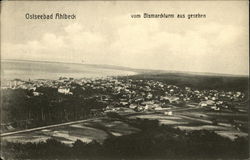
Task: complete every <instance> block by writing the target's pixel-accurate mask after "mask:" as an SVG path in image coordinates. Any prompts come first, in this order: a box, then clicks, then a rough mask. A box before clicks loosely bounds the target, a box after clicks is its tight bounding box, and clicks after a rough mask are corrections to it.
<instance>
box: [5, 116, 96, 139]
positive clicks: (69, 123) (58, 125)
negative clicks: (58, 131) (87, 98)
mask: <svg viewBox="0 0 250 160" xmlns="http://www.w3.org/2000/svg"><path fill="white" fill-rule="evenodd" d="M93 119H95V118H92V119H85V120H79V121H73V122H66V123H60V124H54V125H49V126H43V127H36V128H31V129H25V130H21V131H15V132H8V133H2V134H1V135H0V137H4V136H10V135H14V134H19V133H26V132H32V131H38V130H42V129H48V128H54V127H60V126H66V125H71V124H76V123H82V122H87V121H89V120H93Z"/></svg>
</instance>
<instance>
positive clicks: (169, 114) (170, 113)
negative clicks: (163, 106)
mask: <svg viewBox="0 0 250 160" xmlns="http://www.w3.org/2000/svg"><path fill="white" fill-rule="evenodd" d="M164 114H165V115H167V116H172V115H173V112H172V111H168V112H164Z"/></svg>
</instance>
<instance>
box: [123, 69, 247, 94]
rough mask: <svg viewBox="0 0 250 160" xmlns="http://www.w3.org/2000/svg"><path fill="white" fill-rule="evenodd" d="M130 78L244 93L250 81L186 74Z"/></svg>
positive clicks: (238, 78)
mask: <svg viewBox="0 0 250 160" xmlns="http://www.w3.org/2000/svg"><path fill="white" fill-rule="evenodd" d="M120 78H123V77H120ZM129 78H131V79H139V80H143V79H145V80H159V81H163V82H166V83H168V84H172V85H177V86H179V87H192V88H196V89H216V90H224V91H242V92H245V93H247V92H248V81H249V77H247V76H246V77H244V76H241V77H240V76H222V75H198V74H185V73H145V74H138V75H133V76H130V77H129Z"/></svg>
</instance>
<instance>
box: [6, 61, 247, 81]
mask: <svg viewBox="0 0 250 160" xmlns="http://www.w3.org/2000/svg"><path fill="white" fill-rule="evenodd" d="M2 60H6V61H27V62H44V63H65V64H79V65H97V66H98V65H99V66H101V65H103V66H113V67H120V68H124V69H132V70H144V71H161V72H172V73H187V74H196V75H199V74H200V75H201V74H203V75H204V74H205V75H208V74H210V75H217V76H234V77H249V74H233V73H216V72H198V71H180V70H179V71H178V70H166V69H145V68H133V67H127V66H119V65H113V64H94V63H80V62H65V61H64V62H63V61H49V60H31V59H2V58H1V61H2Z"/></svg>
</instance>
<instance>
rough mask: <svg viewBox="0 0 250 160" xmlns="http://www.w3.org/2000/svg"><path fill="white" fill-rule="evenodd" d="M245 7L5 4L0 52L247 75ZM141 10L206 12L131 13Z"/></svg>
mask: <svg viewBox="0 0 250 160" xmlns="http://www.w3.org/2000/svg"><path fill="white" fill-rule="evenodd" d="M248 12H249V11H248V2H247V1H239V2H237V1H235V2H234V1H210V2H201V1H193V2H185V1H158V2H157V1H134V2H133V1H118V2H115V1H96V2H90V1H86V2H84V1H76V2H69V1H68V2H67V1H57V2H55V1H54V2H48V1H43V2H42V1H41V2H32V1H29V2H13V1H12V2H3V4H2V13H1V20H2V22H1V23H2V26H1V27H2V30H1V31H2V32H1V41H2V43H1V44H2V47H1V58H2V59H22V60H40V61H59V62H77V63H79V62H82V60H83V61H84V62H85V63H89V64H111V65H120V66H127V67H133V68H145V69H164V70H176V71H195V72H213V73H229V74H243V75H248V74H249V54H248V53H249V46H248V42H249V39H248V37H249V29H248ZM26 13H30V14H43V13H45V14H51V13H54V14H55V13H66V14H75V15H76V19H75V20H55V19H54V20H27V19H26V18H25V14H26ZM143 13H167V14H169V13H171V14H186V15H187V14H197V13H200V14H206V18H203V19H187V18H185V19H177V18H175V19H164V18H163V19H145V18H140V19H139V18H137V19H133V18H131V14H143Z"/></svg>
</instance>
